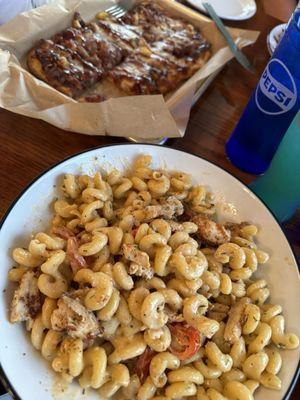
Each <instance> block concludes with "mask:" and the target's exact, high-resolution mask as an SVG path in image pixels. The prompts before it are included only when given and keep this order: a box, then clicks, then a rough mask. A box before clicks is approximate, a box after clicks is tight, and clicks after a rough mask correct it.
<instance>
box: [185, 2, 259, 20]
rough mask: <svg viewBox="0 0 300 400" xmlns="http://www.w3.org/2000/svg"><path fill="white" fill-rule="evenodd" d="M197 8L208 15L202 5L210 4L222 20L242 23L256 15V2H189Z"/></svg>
mask: <svg viewBox="0 0 300 400" xmlns="http://www.w3.org/2000/svg"><path fill="white" fill-rule="evenodd" d="M187 2H188V3H190V4H191V5H192V6H194V7H195V8H198V10H200V11H202V12H204V13H206V10H205V8H204V7H203V5H202V3H205V2H208V3H210V4H211V5H212V6H213V7H214V9H215V10H216V13H217V14H218V16H219V17H220V18H224V19H231V20H236V21H242V20H244V19H248V18H251V17H253V15H254V14H255V13H256V3H255V0H187Z"/></svg>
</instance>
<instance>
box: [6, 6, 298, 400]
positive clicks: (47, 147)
mask: <svg viewBox="0 0 300 400" xmlns="http://www.w3.org/2000/svg"><path fill="white" fill-rule="evenodd" d="M278 23H279V21H277V20H275V19H273V18H271V17H269V16H267V15H266V14H265V13H264V12H263V10H262V7H261V5H260V3H259V1H258V12H257V14H256V15H255V16H254V17H253V18H252V19H250V20H248V21H243V22H236V23H232V24H230V25H231V26H235V27H240V28H248V29H257V30H260V31H261V35H260V38H259V40H258V41H257V43H256V44H255V45H254V46H253V47H251V48H247V50H246V53H247V54H248V56H249V57H250V58H251V60H252V61H253V63H254V65H255V67H256V69H257V73H256V74H255V75H251V74H249V73H248V72H247V71H245V70H244V69H243V68H242V67H241V66H240V65H239V64H238V63H237V62H236V61H232V62H230V64H229V65H228V66H227V67H226V68H225V69H224V70H223V72H222V73H221V74H220V75H219V76H218V78H217V79H216V80H215V81H214V82H213V84H212V85H211V86H210V88H209V89H208V90H207V91H206V93H205V94H204V96H203V97H202V98H201V99H200V100H199V101H198V103H197V104H196V105H195V107H194V108H193V109H192V112H191V118H190V122H189V125H188V128H187V131H186V134H185V137H184V138H183V139H172V140H170V141H169V142H168V143H167V144H168V146H171V147H173V148H177V149H182V150H186V151H192V152H194V153H197V154H198V155H200V156H203V157H205V158H206V159H208V160H211V161H213V162H215V163H216V164H218V165H220V166H222V167H223V168H225V169H226V170H227V171H229V172H231V173H232V174H233V175H234V176H236V177H238V178H240V179H241V180H242V181H243V182H245V183H249V182H251V180H253V179H254V176H252V175H249V174H246V173H243V172H241V171H239V170H238V169H237V168H235V167H234V166H233V165H232V164H231V163H230V162H229V161H228V160H227V159H226V156H225V152H224V144H225V141H226V140H227V139H228V137H229V136H230V133H231V132H232V130H233V128H234V126H235V124H236V123H237V121H238V119H239V117H240V115H241V113H242V111H243V109H244V107H245V106H246V103H247V100H248V99H249V96H250V94H251V91H252V89H253V88H254V87H255V85H256V83H257V81H258V79H259V76H260V74H261V72H262V70H263V68H264V66H265V65H266V63H267V61H268V58H269V55H268V52H267V47H266V36H267V34H268V32H269V31H270V30H271V28H272V27H274V26H275V25H277V24H278ZM117 142H125V139H119V138H107V137H95V136H94V137H92V136H84V135H79V134H75V133H70V132H65V131H62V130H60V129H58V128H55V127H53V126H51V125H48V124H47V123H44V122H42V121H38V120H35V119H30V118H26V117H22V116H20V115H17V114H13V113H10V112H8V111H5V110H0V143H1V144H0V216H2V215H3V214H4V212H5V210H6V209H7V207H8V206H9V204H10V203H11V202H12V201H13V199H14V198H15V197H16V196H17V195H18V193H19V192H20V191H21V190H22V189H23V188H24V186H25V185H27V184H28V183H29V182H30V181H31V180H32V179H34V178H35V177H36V175H37V174H40V173H41V172H42V171H43V170H44V169H46V168H48V167H49V166H51V165H52V164H54V163H56V162H57V161H60V160H61V159H63V158H65V157H68V156H70V155H72V154H75V153H76V152H79V151H82V150H85V149H89V148H94V147H99V146H102V145H104V144H109V143H117ZM283 228H284V230H285V232H286V234H287V236H288V239H289V241H290V243H291V245H292V247H293V249H294V250H295V253H296V255H297V257H298V259H299V258H300V213H299V212H298V214H297V215H296V216H295V217H294V218H292V219H291V220H290V221H289V222H287V223H285V224H284V225H283ZM299 398H300V384H299V383H298V384H297V387H296V389H295V390H294V393H293V395H292V396H291V399H292V400H297V399H299ZM270 400H271V399H270Z"/></svg>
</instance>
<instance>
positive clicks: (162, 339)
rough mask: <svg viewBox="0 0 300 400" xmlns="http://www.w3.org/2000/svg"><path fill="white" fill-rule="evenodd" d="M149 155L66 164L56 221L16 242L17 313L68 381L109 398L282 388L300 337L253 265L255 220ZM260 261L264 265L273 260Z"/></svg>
mask: <svg viewBox="0 0 300 400" xmlns="http://www.w3.org/2000/svg"><path fill="white" fill-rule="evenodd" d="M151 164H152V158H151V157H150V156H148V155H143V156H139V157H138V158H137V159H136V160H135V162H134V164H133V167H132V170H131V172H130V173H129V174H128V175H127V176H123V175H122V174H121V172H119V171H117V170H113V171H111V172H110V173H108V174H106V175H102V174H101V173H100V172H97V173H96V174H95V176H87V175H82V176H74V175H71V174H67V175H66V176H65V177H64V183H63V187H62V191H63V195H64V197H63V199H59V200H57V201H55V203H54V212H55V214H54V218H53V220H52V225H51V226H50V227H49V230H48V231H47V232H39V233H37V234H36V235H35V236H34V237H33V238H32V240H31V241H30V242H29V244H28V248H27V249H23V248H16V249H14V250H13V253H12V257H13V259H14V261H15V266H14V267H13V268H12V269H11V270H10V271H9V274H8V277H9V279H10V280H11V281H13V282H16V283H18V285H19V286H18V288H17V289H16V291H15V293H14V296H13V300H12V304H11V313H10V320H11V322H12V323H14V322H23V321H24V322H26V328H27V330H28V331H30V335H31V341H32V345H33V346H34V347H35V348H36V349H37V350H39V351H41V354H42V356H43V357H45V358H46V359H47V360H48V361H49V363H50V364H51V366H52V368H53V369H54V371H55V372H56V373H57V374H59V375H60V376H61V378H62V379H64V380H66V381H67V382H72V381H73V380H77V381H78V383H79V385H80V386H81V387H82V388H84V389H88V388H91V389H92V390H96V391H97V392H98V393H99V398H103V399H112V398H114V399H120V400H121V399H124V400H126V399H129V400H133V399H137V400H150V399H152V400H169V399H194V400H222V399H229V400H236V399H239V400H251V399H253V397H254V392H255V390H256V389H257V388H258V387H259V386H260V385H262V386H264V387H266V388H269V389H274V390H280V388H281V381H280V378H279V377H278V373H279V372H280V368H281V365H282V360H281V356H280V349H282V348H284V349H294V348H296V347H297V346H299V339H298V337H297V336H296V335H295V334H293V333H287V332H286V330H285V321H284V317H283V315H282V307H281V306H280V305H277V304H271V303H270V302H269V296H270V290H269V288H268V283H267V282H266V281H265V280H263V279H256V278H255V272H256V270H257V269H258V268H260V267H261V265H262V264H264V263H266V262H267V261H268V259H269V256H268V254H267V253H265V252H264V251H262V250H260V249H258V248H257V244H256V242H255V236H256V234H257V232H258V229H257V227H256V226H254V225H251V224H250V223H240V224H237V223H225V224H220V223H218V222H216V220H215V219H214V214H215V211H216V208H215V203H214V196H213V194H212V193H210V192H208V191H207V189H206V188H205V187H204V186H193V185H192V178H191V176H189V175H188V174H185V173H183V172H174V173H171V172H168V171H164V170H153V169H152V167H151ZM262 268H263V267H262Z"/></svg>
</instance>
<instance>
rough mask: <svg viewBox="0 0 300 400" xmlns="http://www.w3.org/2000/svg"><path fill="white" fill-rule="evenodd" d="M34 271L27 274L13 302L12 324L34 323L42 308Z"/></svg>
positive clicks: (23, 277)
mask: <svg viewBox="0 0 300 400" xmlns="http://www.w3.org/2000/svg"><path fill="white" fill-rule="evenodd" d="M37 281H38V280H37V277H36V275H35V273H34V271H32V270H30V271H28V272H25V274H24V275H23V276H22V279H21V281H20V286H19V287H18V289H17V290H16V291H15V293H14V297H13V300H12V302H11V312H10V322H12V323H14V322H22V321H29V322H30V321H32V320H33V319H34V317H35V316H36V315H37V314H38V312H39V311H40V309H41V308H42V298H41V293H40V291H39V289H38V285H37Z"/></svg>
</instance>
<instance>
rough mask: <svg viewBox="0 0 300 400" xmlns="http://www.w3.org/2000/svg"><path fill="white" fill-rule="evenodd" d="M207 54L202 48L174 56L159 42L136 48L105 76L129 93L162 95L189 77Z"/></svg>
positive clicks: (208, 52)
mask: <svg viewBox="0 0 300 400" xmlns="http://www.w3.org/2000/svg"><path fill="white" fill-rule="evenodd" d="M209 57H210V51H209V49H208V48H206V47H204V48H203V49H202V51H199V52H197V56H196V52H194V54H193V56H190V57H176V56H174V55H173V54H171V53H170V52H168V51H166V48H165V46H164V45H161V43H158V44H156V43H154V44H152V45H151V46H150V45H148V46H147V47H142V48H138V49H136V50H135V52H133V53H132V54H131V55H130V56H129V57H127V58H126V59H125V60H124V61H123V62H122V63H121V64H120V65H118V66H116V67H115V68H113V69H112V70H111V71H110V72H109V73H108V77H109V79H110V80H111V81H112V82H113V83H114V84H115V85H116V86H117V87H118V88H119V89H121V90H123V91H124V92H126V93H127V94H129V95H138V94H159V93H161V94H166V93H168V92H170V91H172V90H174V89H176V88H177V87H178V86H179V85H180V84H181V83H182V82H183V81H185V80H186V79H188V78H190V77H191V76H192V75H193V74H194V73H195V72H196V71H197V70H198V69H200V68H201V67H202V66H203V65H204V64H205V63H206V61H207V60H208V59H209Z"/></svg>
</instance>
